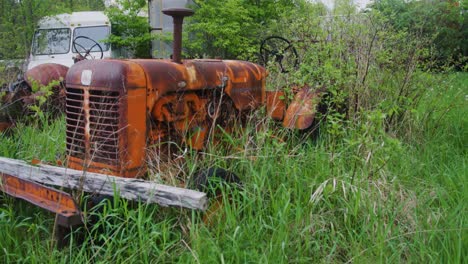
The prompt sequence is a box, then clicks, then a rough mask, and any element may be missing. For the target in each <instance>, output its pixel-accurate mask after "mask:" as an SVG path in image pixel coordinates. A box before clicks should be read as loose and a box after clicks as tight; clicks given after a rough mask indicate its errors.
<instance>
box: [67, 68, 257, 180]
mask: <svg viewBox="0 0 468 264" xmlns="http://www.w3.org/2000/svg"><path fill="white" fill-rule="evenodd" d="M265 77H266V72H265V69H264V68H263V67H261V66H259V65H256V64H253V63H250V62H243V61H231V60H224V61H223V60H185V61H184V62H183V63H178V62H174V61H171V60H95V61H82V62H79V63H77V64H75V65H74V66H72V67H71V68H70V70H69V71H68V74H67V78H66V121H67V132H66V134H67V151H68V156H69V167H70V168H73V169H80V170H87V171H92V172H100V173H108V174H113V175H119V176H122V177H139V176H142V175H144V174H145V172H146V169H145V167H146V164H145V155H146V153H145V151H146V148H147V146H148V145H149V144H157V143H158V142H162V141H166V140H170V141H173V142H176V143H185V144H187V145H189V146H191V147H192V148H193V149H196V150H200V149H202V148H203V147H204V145H205V141H206V139H207V136H208V134H209V132H210V129H211V128H212V127H213V126H218V125H219V126H222V127H224V128H225V129H229V127H228V126H229V124H232V122H229V120H232V119H235V118H236V117H238V116H239V115H240V114H243V113H245V112H246V111H248V110H252V109H255V108H257V107H259V106H260V105H262V104H263V102H264V100H265Z"/></svg>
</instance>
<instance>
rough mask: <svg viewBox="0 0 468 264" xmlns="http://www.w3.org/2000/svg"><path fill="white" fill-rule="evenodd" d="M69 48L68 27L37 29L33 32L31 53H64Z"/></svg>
mask: <svg viewBox="0 0 468 264" xmlns="http://www.w3.org/2000/svg"><path fill="white" fill-rule="evenodd" d="M69 50H70V29H69V28H54V29H38V30H36V33H35V34H34V42H33V54H34V55H49V54H64V53H68V51H69Z"/></svg>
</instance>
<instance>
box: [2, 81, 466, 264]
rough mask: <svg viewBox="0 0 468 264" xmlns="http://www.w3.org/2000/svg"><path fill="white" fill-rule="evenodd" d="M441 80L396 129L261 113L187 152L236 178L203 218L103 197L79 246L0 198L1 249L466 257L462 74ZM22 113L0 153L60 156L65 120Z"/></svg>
mask: <svg viewBox="0 0 468 264" xmlns="http://www.w3.org/2000/svg"><path fill="white" fill-rule="evenodd" d="M443 78H445V79H446V80H445V82H444V87H443V88H442V87H428V90H427V93H426V94H425V95H424V97H423V98H422V99H421V100H422V102H423V103H422V104H421V107H420V109H417V111H415V113H414V116H413V119H412V122H410V124H409V127H410V129H407V131H408V132H407V133H408V134H407V135H404V136H398V137H397V136H392V135H390V134H386V133H383V132H381V131H380V132H379V131H377V132H375V131H369V130H367V129H366V128H369V129H370V127H378V126H367V125H366V124H362V125H361V126H360V129H354V128H353V129H349V130H347V131H346V133H345V135H343V136H342V137H341V138H340V139H336V138H335V137H333V136H331V135H330V134H327V133H326V132H325V131H322V133H321V134H320V136H319V137H318V138H316V139H313V138H308V139H306V140H303V135H298V134H296V133H290V132H287V131H284V130H280V129H276V130H278V131H274V130H275V129H274V128H275V126H274V125H272V124H266V126H268V127H269V129H267V130H264V131H263V132H258V133H253V132H250V133H249V132H247V133H246V134H245V135H244V136H242V137H236V138H227V141H230V142H231V143H232V144H233V145H234V146H242V149H241V150H236V149H235V148H234V149H231V150H230V151H229V152H228V151H226V150H223V149H219V148H217V149H210V150H209V151H207V152H206V154H202V155H203V156H204V158H203V159H201V161H199V160H200V159H199V158H197V161H196V160H195V157H189V161H190V162H189V163H190V164H189V165H188V167H189V168H194V167H195V166H196V165H202V164H214V165H216V166H220V167H224V168H227V169H229V170H231V171H233V172H235V173H236V174H238V175H239V176H240V177H241V179H242V181H243V183H244V188H243V189H242V190H240V191H233V192H232V193H233V194H232V196H233V198H232V203H226V204H225V207H223V209H222V212H221V213H219V214H217V215H215V216H214V217H213V218H212V221H211V223H210V224H205V223H203V222H202V221H201V220H200V219H201V218H202V216H201V215H200V214H199V213H197V212H192V211H189V210H184V209H177V208H161V207H159V206H156V205H145V204H142V205H130V204H128V203H127V202H126V201H123V200H119V199H116V200H114V201H113V202H112V203H109V204H107V205H106V206H105V207H104V209H103V212H102V213H100V214H99V221H98V222H97V223H96V224H95V225H93V226H86V228H84V230H82V233H85V235H84V238H83V240H84V241H83V243H82V244H78V243H77V239H72V244H71V245H70V246H69V247H67V248H65V249H64V250H62V251H59V250H57V249H56V248H55V247H54V246H53V231H52V226H53V223H54V216H53V215H51V214H49V213H47V212H45V211H43V210H41V209H38V208H35V207H33V206H31V205H29V204H27V203H25V202H22V201H17V200H13V199H11V198H9V197H5V196H0V201H1V203H2V206H1V209H0V261H1V262H5V263H10V262H28V263H31V262H32V263H44V262H49V263H56V262H63V263H70V262H96V263H109V262H110V263H119V262H125V263H140V262H150V263H159V262H184V263H185V262H190V263H192V262H193V263H317V262H318V263H330V262H340V263H341V262H348V263H375V262H392V263H399V262H410V263H463V262H466V261H468V186H467V184H468V171H467V161H468V155H467V146H468V135H467V131H468V130H467V125H468V117H467V116H468V107H467V94H468V74H461V73H458V74H450V75H445V76H443ZM441 89H444V90H441ZM434 103H435V104H436V105H437V106H438V107H437V108H436V109H435V110H433V109H432V108H431V109H429V108H428V105H434ZM428 111H433V112H431V115H427V114H428ZM368 122H379V120H378V119H377V120H376V119H372V118H370V119H369V121H368ZM33 123H34V122H33ZM35 123H36V125H34V124H33V125H28V126H26V125H21V124H20V125H18V127H17V128H15V129H14V130H13V131H12V134H11V135H8V136H7V135H0V156H5V157H12V158H17V159H24V160H31V159H32V158H36V157H39V158H41V159H42V160H44V161H55V160H56V159H57V153H59V154H61V155H63V153H64V149H65V135H64V119H63V118H61V119H59V120H57V121H55V122H52V123H51V124H48V122H46V121H44V120H40V119H39V120H36V121H35ZM356 127H357V126H356ZM278 134H279V135H280V136H281V135H283V136H285V138H287V140H285V141H282V140H279V139H278V136H272V135H278ZM59 156H60V155H59ZM195 162H198V163H197V164H196V163H195ZM73 235H76V234H73Z"/></svg>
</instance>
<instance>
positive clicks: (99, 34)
mask: <svg viewBox="0 0 468 264" xmlns="http://www.w3.org/2000/svg"><path fill="white" fill-rule="evenodd" d="M109 33H110V30H109V27H108V26H97V27H79V28H75V31H74V32H73V39H76V38H77V37H80V36H84V37H87V38H90V39H92V40H94V41H96V42H93V41H92V40H89V39H86V38H78V39H77V40H76V41H77V45H76V48H77V49H78V51H79V52H82V51H84V50H81V49H82V48H84V49H86V50H88V49H90V48H92V50H91V51H101V50H100V49H99V47H98V46H97V45H96V43H98V44H99V45H100V46H101V48H102V51H107V50H109V44H107V43H104V40H106V39H107V38H108V37H109ZM78 44H79V45H78ZM73 52H76V50H75V47H73Z"/></svg>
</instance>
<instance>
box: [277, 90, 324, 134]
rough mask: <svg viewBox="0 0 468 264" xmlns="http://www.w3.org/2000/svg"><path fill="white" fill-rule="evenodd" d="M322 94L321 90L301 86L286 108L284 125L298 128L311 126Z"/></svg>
mask: <svg viewBox="0 0 468 264" xmlns="http://www.w3.org/2000/svg"><path fill="white" fill-rule="evenodd" d="M320 96H321V92H320V91H319V90H317V91H313V90H312V89H311V88H310V87H309V86H304V87H302V88H300V90H299V92H297V93H296V94H295V96H294V100H293V102H292V103H291V104H290V105H289V106H288V108H287V110H286V113H285V117H284V120H283V126H284V127H287V128H297V129H306V128H308V127H310V126H311V125H312V122H313V121H314V118H315V114H316V112H317V105H318V104H319V102H320Z"/></svg>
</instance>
